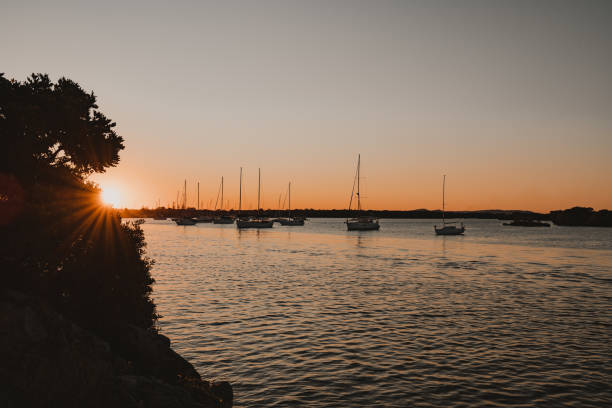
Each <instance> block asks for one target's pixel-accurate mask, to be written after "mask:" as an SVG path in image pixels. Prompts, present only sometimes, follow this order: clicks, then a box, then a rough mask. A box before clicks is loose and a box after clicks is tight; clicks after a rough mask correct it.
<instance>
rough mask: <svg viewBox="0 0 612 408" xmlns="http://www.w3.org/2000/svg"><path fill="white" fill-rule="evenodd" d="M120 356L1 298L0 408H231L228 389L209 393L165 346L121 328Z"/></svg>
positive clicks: (21, 300) (46, 310)
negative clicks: (0, 402)
mask: <svg viewBox="0 0 612 408" xmlns="http://www.w3.org/2000/svg"><path fill="white" fill-rule="evenodd" d="M125 330H126V331H125V332H121V333H120V334H121V336H113V337H120V338H122V339H123V341H122V345H123V348H122V349H121V351H120V352H118V351H117V350H116V349H115V344H114V343H115V342H114V341H113V343H110V344H109V343H108V342H106V341H104V340H102V339H101V338H99V337H98V336H96V335H94V334H92V333H90V332H88V331H86V330H84V329H82V328H80V327H79V326H77V325H75V324H74V323H72V322H71V321H69V320H67V319H66V318H64V317H63V316H62V315H61V314H59V313H57V312H55V311H54V310H53V309H52V308H50V307H49V306H48V305H46V304H44V303H43V302H41V301H39V300H37V299H36V298H32V297H29V296H25V295H23V294H20V293H18V292H13V291H6V290H5V291H0V401H2V403H3V404H2V407H7V408H13V407H49V406H61V407H85V406H86V407H139V408H145V407H152V408H156V407H189V408H191V407H193V408H195V407H200V408H208V407H231V406H232V388H231V385H229V383H219V384H215V385H213V386H212V387H211V386H210V385H209V383H208V382H206V381H202V380H201V379H200V375H199V374H198V373H197V371H196V370H195V368H193V366H192V365H191V364H190V363H189V362H187V361H186V360H184V359H183V358H182V357H181V356H179V355H178V354H177V353H175V352H174V351H173V350H172V349H171V348H170V340H169V339H168V338H167V337H165V336H162V335H159V334H155V333H150V332H147V331H146V330H142V329H139V328H137V327H129V328H125Z"/></svg>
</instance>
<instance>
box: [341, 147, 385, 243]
mask: <svg viewBox="0 0 612 408" xmlns="http://www.w3.org/2000/svg"><path fill="white" fill-rule="evenodd" d="M360 171H361V155H358V156H357V174H356V175H355V181H354V182H353V191H351V200H350V201H349V208H348V209H349V211H351V205H352V204H353V193H354V192H355V183H357V212H358V213H360V212H361V210H362V209H361V195H360V181H359V180H360V177H361V174H360ZM345 224H346V228H347V230H349V231H378V230H379V229H380V224H379V223H378V219H377V218H374V217H370V216H358V217H356V218H350V219H347V220H346V222H345Z"/></svg>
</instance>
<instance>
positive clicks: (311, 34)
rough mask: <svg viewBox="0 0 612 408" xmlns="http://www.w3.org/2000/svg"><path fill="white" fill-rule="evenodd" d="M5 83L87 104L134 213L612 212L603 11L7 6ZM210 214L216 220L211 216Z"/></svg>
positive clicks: (489, 5)
mask: <svg viewBox="0 0 612 408" xmlns="http://www.w3.org/2000/svg"><path fill="white" fill-rule="evenodd" d="M0 38H2V39H3V42H2V49H1V51H0V72H4V73H5V76H6V77H8V78H15V79H17V80H25V79H26V78H27V76H28V75H30V74H31V73H32V72H43V73H48V74H49V75H50V76H51V78H52V79H53V80H57V79H58V78H60V77H62V76H65V77H68V78H70V79H73V80H75V81H76V82H78V83H79V84H81V86H82V87H83V88H84V89H85V90H87V91H94V93H95V94H96V95H97V96H98V104H99V106H100V110H101V111H102V112H104V113H105V114H106V115H107V116H108V117H110V118H111V119H113V120H114V121H116V122H117V128H116V129H117V132H118V133H119V134H120V135H122V136H123V137H124V138H125V144H126V149H125V150H124V151H123V152H122V153H121V162H120V164H119V165H118V166H117V167H115V168H112V169H110V170H108V171H107V172H106V173H104V174H102V175H95V176H94V177H93V179H94V180H95V181H96V182H98V183H99V184H100V185H101V187H102V188H103V189H106V190H108V191H113V192H114V193H115V194H116V195H117V196H118V197H117V198H116V201H117V202H116V205H118V206H121V207H124V206H127V207H131V208H140V207H141V206H148V207H153V206H155V205H156V203H157V202H158V200H159V202H161V204H162V205H168V204H171V203H172V201H174V200H176V196H177V192H178V191H179V190H181V191H182V188H183V183H184V180H187V194H188V197H187V198H188V205H190V206H196V201H197V193H196V191H197V190H196V189H197V183H198V182H199V183H200V204H201V205H203V206H204V207H209V206H211V205H212V206H214V202H215V200H216V197H217V194H218V189H219V183H220V179H221V176H224V181H225V183H224V185H225V191H224V193H225V194H224V195H225V199H226V200H227V205H229V206H230V207H234V208H237V201H238V192H239V187H238V184H239V172H240V167H243V169H244V193H243V197H244V199H243V208H254V207H255V206H256V203H257V171H258V168H261V172H262V197H263V203H262V207H264V208H275V207H277V206H278V202H279V197H281V195H283V198H282V199H281V204H282V201H285V198H284V195H286V191H287V185H288V183H289V182H291V183H292V189H291V191H292V197H291V201H292V207H293V208H346V207H347V206H348V202H349V198H350V193H351V189H352V186H353V178H354V174H355V167H356V162H357V155H358V154H361V170H362V171H361V173H362V187H363V188H362V197H363V198H364V200H363V205H364V207H365V208H371V209H390V210H410V209H416V208H428V209H437V208H440V207H441V195H442V191H441V190H442V176H443V174H446V175H447V178H446V180H447V182H446V186H447V187H446V204H447V209H449V210H479V209H526V210H534V211H549V210H555V209H561V208H568V207H572V206H576V205H581V206H591V207H594V208H596V209H600V208H612V181H611V176H612V80H611V73H612V2H610V1H588V0H586V1H562V0H559V1H543V0H542V1H520V0H517V1H496V0H490V1H458V0H449V1H436V0H428V1H382V0H380V1H357V0H355V1H341V0H334V1H301V2H298V1H265V0H261V1H223V2H216V1H214V2H205V1H182V2H181V1H142V2H137V1H110V0H107V1H104V2H102V1H95V2H88V1H75V2H65V1H53V2H49V1H39V2H32V1H24V0H20V1H13V0H8V1H7V0H3V1H2V2H1V3H0ZM211 202H212V204H210V203H211Z"/></svg>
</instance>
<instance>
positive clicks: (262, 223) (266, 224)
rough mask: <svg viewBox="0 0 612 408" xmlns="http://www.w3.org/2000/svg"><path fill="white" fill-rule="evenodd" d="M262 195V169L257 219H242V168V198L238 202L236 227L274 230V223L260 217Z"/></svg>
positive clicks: (258, 186)
mask: <svg viewBox="0 0 612 408" xmlns="http://www.w3.org/2000/svg"><path fill="white" fill-rule="evenodd" d="M260 193H261V169H259V181H258V183H257V218H242V217H240V212H241V211H242V167H241V168H240V198H239V200H238V219H237V220H236V226H237V227H238V228H240V229H243V228H272V226H273V225H274V222H273V221H271V220H268V219H265V218H262V217H261V216H260V211H261V209H260V208H259V207H260V204H259V203H260V195H261V194H260Z"/></svg>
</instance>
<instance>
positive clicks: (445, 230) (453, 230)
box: [434, 174, 465, 235]
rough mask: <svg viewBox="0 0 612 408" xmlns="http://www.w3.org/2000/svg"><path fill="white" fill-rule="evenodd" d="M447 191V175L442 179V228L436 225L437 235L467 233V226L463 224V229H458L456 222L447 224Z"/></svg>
mask: <svg viewBox="0 0 612 408" xmlns="http://www.w3.org/2000/svg"><path fill="white" fill-rule="evenodd" d="M445 190H446V174H445V175H444V176H443V177H442V227H440V228H438V226H437V225H434V231H435V232H436V235H462V234H463V233H464V232H465V226H464V225H463V223H461V227H457V226H456V225H453V224H455V223H454V222H446V218H445V214H444V205H445V200H444V199H445Z"/></svg>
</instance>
